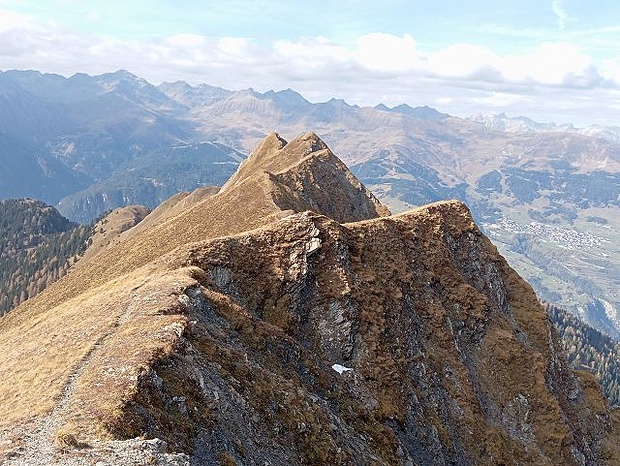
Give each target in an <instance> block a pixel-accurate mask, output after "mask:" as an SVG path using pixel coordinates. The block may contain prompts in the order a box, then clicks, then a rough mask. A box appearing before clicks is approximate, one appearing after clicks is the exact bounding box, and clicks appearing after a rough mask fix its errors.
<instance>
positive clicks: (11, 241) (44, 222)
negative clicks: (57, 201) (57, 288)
mask: <svg viewBox="0 0 620 466" xmlns="http://www.w3.org/2000/svg"><path fill="white" fill-rule="evenodd" d="M91 233H92V232H91V227H90V226H82V225H78V224H76V223H73V222H70V221H69V220H67V219H66V218H64V217H63V216H62V215H60V213H59V212H58V211H57V210H56V209H54V208H53V207H50V206H48V205H46V204H44V203H43V202H41V201H36V200H33V199H9V200H6V201H0V314H4V313H6V312H7V311H9V310H10V309H12V308H13V307H15V306H17V305H18V304H19V303H21V302H23V301H25V300H26V299H28V298H30V297H32V296H34V295H35V294H37V293H38V292H40V291H41V290H43V289H44V288H45V287H46V286H48V285H49V284H51V283H53V282H54V281H56V280H58V278H60V277H62V276H63V275H64V274H65V273H67V270H68V269H69V267H70V266H71V265H72V264H73V263H74V262H75V261H76V260H77V258H78V257H79V256H80V254H82V253H83V251H84V250H85V249H86V247H87V246H88V241H89V238H90V236H91Z"/></svg>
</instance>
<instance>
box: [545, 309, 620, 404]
mask: <svg viewBox="0 0 620 466" xmlns="http://www.w3.org/2000/svg"><path fill="white" fill-rule="evenodd" d="M545 308H546V309H547V313H548V314H549V317H550V318H551V320H552V321H553V323H554V324H555V326H556V328H557V329H558V335H559V336H560V340H561V342H562V346H563V347H564V351H566V354H567V356H568V362H569V364H570V365H571V366H572V367H574V368H575V369H579V370H587V371H589V372H591V373H593V374H595V375H596V377H597V379H598V380H599V381H600V384H601V387H602V388H603V392H604V393H605V396H606V397H607V399H608V400H609V401H610V403H611V404H612V405H614V406H616V407H618V406H620V343H617V342H616V341H614V340H612V339H611V338H609V337H608V336H607V335H605V334H603V333H601V332H599V331H597V330H596V329H594V328H592V327H590V326H588V325H587V324H584V323H583V322H582V321H581V320H579V319H578V318H576V317H574V316H573V315H571V314H570V313H568V312H566V311H565V310H563V309H561V308H559V307H557V306H553V305H550V304H548V303H546V304H545Z"/></svg>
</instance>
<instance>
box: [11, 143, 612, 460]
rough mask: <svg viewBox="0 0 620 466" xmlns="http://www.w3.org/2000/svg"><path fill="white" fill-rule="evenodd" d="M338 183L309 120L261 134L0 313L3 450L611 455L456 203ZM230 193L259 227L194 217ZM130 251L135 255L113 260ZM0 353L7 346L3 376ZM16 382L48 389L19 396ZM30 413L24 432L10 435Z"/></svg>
mask: <svg viewBox="0 0 620 466" xmlns="http://www.w3.org/2000/svg"><path fill="white" fill-rule="evenodd" d="M252 165H254V167H252ZM326 167H327V169H326ZM328 172H336V173H335V174H334V175H333V177H328ZM317 180H318V184H319V185H320V186H321V187H324V188H325V189H327V192H326V193H321V192H319V190H318V189H317V188H316V183H317ZM347 180H348V184H347V183H345V181H347ZM356 183H357V182H356V181H355V180H354V178H353V177H352V175H350V174H349V173H348V172H347V171H346V169H342V170H341V168H340V165H339V162H338V161H337V159H335V157H334V156H333V154H331V152H329V150H328V149H327V148H326V147H325V146H324V144H322V142H320V140H319V139H318V138H316V136H314V135H313V134H311V133H309V134H306V135H304V136H302V137H301V138H298V139H297V140H295V141H292V142H291V143H288V144H286V143H285V142H284V141H282V140H281V139H280V138H279V137H278V136H277V135H272V136H270V137H269V138H267V140H265V141H264V142H263V144H262V145H261V146H260V147H259V149H257V151H255V154H254V155H253V156H252V157H250V158H249V159H248V161H247V162H246V163H245V164H244V165H243V166H242V167H241V168H240V170H239V171H238V173H237V174H236V175H235V176H234V177H233V178H232V179H231V180H230V182H229V183H228V184H227V185H226V186H224V187H223V188H222V190H221V191H220V193H218V194H216V195H214V196H211V197H209V198H207V199H204V200H202V201H201V202H200V203H198V204H195V205H192V206H191V207H188V209H187V210H183V211H181V212H180V213H179V214H178V215H176V216H174V217H169V218H166V220H165V221H164V222H163V223H161V224H159V225H158V226H153V228H152V229H150V230H148V231H144V232H143V233H141V234H139V235H135V236H133V237H131V238H128V239H127V240H126V242H125V243H127V244H125V243H122V244H119V245H117V246H113V247H111V248H110V249H109V250H108V251H105V250H104V251H102V252H101V253H100V254H99V255H98V256H97V262H99V265H100V266H102V267H103V266H105V267H106V270H112V269H113V266H114V261H113V258H114V257H116V260H117V261H118V262H117V264H119V265H118V266H117V267H121V266H122V267H126V268H127V270H123V273H121V272H117V275H114V276H112V277H111V278H110V279H109V280H108V281H104V279H103V278H96V279H95V281H94V282H93V283H90V284H89V285H86V286H85V287H83V289H82V291H77V292H75V293H74V294H73V295H72V296H71V297H70V298H69V299H67V300H65V301H62V300H61V299H60V298H59V297H58V296H51V295H50V299H52V300H53V299H55V300H57V301H62V302H60V304H57V305H54V306H53V307H51V308H49V309H48V310H47V311H46V312H43V311H42V310H41V309H44V307H43V305H42V304H37V303H40V302H41V301H37V302H34V303H32V304H31V305H30V306H29V307H28V306H23V307H22V308H19V309H17V310H16V311H14V312H13V313H12V315H11V316H9V318H7V319H4V320H3V321H0V349H1V350H2V351H0V380H3V381H4V385H3V386H2V387H0V388H2V390H0V405H1V406H2V407H3V409H4V408H5V407H9V405H10V408H11V409H7V410H6V413H7V414H6V416H5V421H4V425H5V426H7V427H8V424H7V423H9V422H10V423H11V426H12V430H11V429H8V430H6V431H5V434H4V435H5V437H4V438H8V435H9V434H11V435H13V436H14V437H15V438H18V439H19V438H20V435H21V436H22V437H23V439H22V440H18V442H20V441H21V442H23V445H24V446H23V450H22V451H21V452H22V453H21V455H20V454H19V452H16V453H13V456H12V457H11V458H12V459H11V460H9V462H8V463H7V464H29V463H28V460H27V458H28V454H30V453H34V452H36V451H37V449H38V448H39V444H41V443H43V444H45V441H46V440H47V437H46V435H48V434H52V430H54V431H55V432H61V433H62V435H63V436H62V437H60V438H74V439H75V441H74V442H73V444H74V446H79V445H85V444H89V445H91V446H92V447H93V448H92V449H89V450H84V449H80V448H79V447H78V448H70V449H69V450H70V451H69V452H68V453H65V454H64V456H63V455H61V454H60V453H58V451H57V450H54V449H50V451H51V452H52V454H56V456H55V458H56V461H57V462H58V463H60V464H62V463H66V464H71V461H75V459H76V458H89V459H93V460H96V459H98V458H103V459H105V458H108V457H106V454H105V450H104V448H103V447H101V448H100V446H101V445H102V444H101V440H97V439H106V438H108V439H109V438H121V439H128V438H133V437H138V436H140V435H143V436H147V437H149V438H159V439H162V440H163V441H165V442H166V445H167V449H168V452H169V453H170V454H176V456H174V461H177V463H175V464H181V463H178V461H185V460H186V461H187V462H192V463H193V464H207V465H210V464H240V465H241V464H243V465H264V464H266V463H267V464H271V465H294V464H317V465H318V464H330V465H334V464H356V465H377V464H385V465H396V464H400V465H415V464H431V465H435V464H436V465H444V464H457V465H474V464H489V465H496V464H532V465H534V464H535V465H541V464H542V465H545V464H547V465H555V464H575V465H595V464H596V465H599V464H610V465H611V464H617V462H618V459H619V458H620V452H619V451H618V445H619V443H618V440H619V438H618V432H617V429H618V423H617V420H616V419H614V416H615V415H614V413H613V412H611V411H610V410H609V408H608V407H607V405H606V403H605V402H604V398H603V396H602V394H601V392H600V390H599V388H598V387H597V385H596V382H595V381H594V380H593V379H592V378H591V377H590V376H588V375H587V374H579V375H577V374H575V373H574V372H572V371H571V370H569V368H568V366H567V364H566V361H565V358H564V356H563V355H562V353H561V350H560V347H559V345H558V342H557V337H556V335H555V332H554V330H553V327H552V325H551V323H550V322H549V321H548V319H547V317H546V314H545V312H544V310H543V309H542V307H541V306H540V305H539V303H538V301H537V299H536V296H535V294H534V293H533V291H532V289H531V288H530V287H529V286H528V285H527V284H526V283H525V282H524V281H523V280H521V279H520V278H519V276H518V275H517V274H516V273H515V272H514V271H513V270H512V269H510V268H509V267H508V265H507V264H506V262H505V261H504V259H503V258H502V257H501V256H500V255H499V254H498V253H497V250H496V249H495V247H494V246H493V245H492V244H491V243H490V242H489V240H488V239H486V238H485V237H484V236H483V235H482V234H481V232H480V231H479V230H478V228H477V227H476V225H475V224H474V222H473V220H472V218H471V215H470V213H469V211H468V209H467V208H466V207H465V206H464V205H463V204H461V203H459V202H456V201H449V202H443V203H438V204H432V205H429V206H426V207H423V208H420V209H417V210H413V211H410V212H407V213H404V214H401V215H398V216H390V217H379V215H381V214H384V213H386V212H385V209H384V208H383V207H382V206H381V205H380V204H378V203H377V202H376V201H375V200H374V198H373V197H372V196H371V195H369V194H368V193H367V191H366V190H365V188H363V186H361V185H359V183H357V184H356ZM334 194H337V195H338V196H340V195H343V196H344V195H346V196H348V197H339V198H337V200H334V197H333V195H334ZM241 196H245V197H241ZM240 198H241V199H246V200H248V201H249V200H252V205H262V206H264V207H265V212H267V217H265V218H264V219H263V220H262V221H263V223H262V224H258V228H254V229H253V230H251V231H248V230H249V228H250V227H255V226H256V225H257V223H255V222H259V220H258V219H252V218H251V212H252V211H251V210H248V209H247V208H246V206H244V205H240V204H238V203H237V204H235V203H229V204H228V209H229V210H233V209H234V208H235V207H237V206H238V207H239V210H240V211H241V212H243V213H247V214H248V217H247V218H242V219H239V220H238V223H237V224H236V226H237V229H236V230H235V233H236V234H234V235H223V234H222V233H223V230H217V228H224V227H223V226H222V225H224V226H225V225H228V224H227V223H226V221H224V220H221V219H217V222H219V223H217V225H219V227H210V226H209V225H210V224H209V222H210V221H211V220H212V219H213V217H209V215H208V213H209V210H208V209H207V206H210V207H211V209H212V210H211V212H223V209H224V206H225V205H226V204H225V201H227V202H230V201H231V200H234V199H237V200H239V199H240ZM343 199H349V200H352V203H353V204H354V205H353V206H351V205H349V206H348V207H347V206H344V205H343V206H337V205H335V204H337V203H338V202H339V201H341V200H343ZM327 201H331V202H329V203H328V204H326V202H327ZM218 203H220V204H219V206H218ZM313 204H314V205H316V210H318V211H320V212H321V213H326V212H329V213H331V214H332V215H334V216H335V217H338V220H339V222H344V221H348V220H356V221H355V222H353V223H346V224H343V223H339V222H337V221H335V220H333V219H331V218H328V217H327V216H325V215H320V214H318V213H316V212H311V211H307V209H311V208H312V205H313ZM343 204H344V202H343ZM269 206H271V207H269ZM306 206H307V207H306ZM298 209H299V210H304V211H301V212H297V213H292V214H290V215H286V214H287V211H296V210H298ZM199 212H200V213H203V214H204V217H202V218H201V219H200V221H197V223H191V224H190V223H189V222H188V219H190V218H192V219H195V218H196V217H197V214H198V213H199ZM233 214H234V213H233ZM236 214H237V215H238V214H239V212H236ZM372 217H376V218H372ZM147 219H148V217H147ZM145 221H146V220H145ZM200 222H202V225H203V226H204V227H203V232H205V231H206V232H209V233H208V234H205V235H204V236H205V237H206V238H205V239H204V240H203V241H197V240H196V237H194V236H193V235H194V234H195V233H194V231H196V230H197V228H198V226H199V225H200V224H201V223H200ZM243 222H246V223H245V224H244V223H243ZM244 225H245V226H244ZM183 227H185V231H186V232H187V237H186V238H185V240H183V238H182V237H177V239H176V243H175V244H176V245H177V247H176V249H172V248H171V247H170V245H167V244H166V242H165V241H166V240H167V241H173V238H175V236H174V234H173V232H175V231H182V228H183ZM210 228H211V229H210ZM243 228H245V230H246V231H244V230H243ZM215 231H219V232H220V234H219V235H216V234H213V232H215ZM148 235H151V236H148ZM196 235H197V234H196ZM140 245H149V246H150V247H149V249H148V251H147V252H144V251H143V252H141V254H142V255H141V256H140V257H141V258H142V259H143V261H142V262H141V264H140V265H139V266H134V267H133V268H129V265H127V262H122V261H121V259H119V258H118V257H117V256H118V255H119V254H120V253H121V252H123V253H124V254H127V253H129V252H131V251H138V250H140V251H142V250H141V249H137V248H139V246H140ZM123 248H124V249H123ZM158 248H159V249H158ZM158 253H159V254H158ZM134 260H136V259H134ZM106 261H107V262H106ZM95 262H96V261H92V263H91V264H89V263H87V264H84V265H83V266H82V267H81V268H80V269H79V270H78V271H77V272H74V273H73V274H70V275H69V276H67V278H66V280H65V282H66V287H65V292H66V290H68V289H71V290H78V288H77V284H76V283H71V282H70V281H71V280H77V279H78V278H83V277H85V276H86V275H84V274H85V273H86V271H88V270H93V271H94V267H95V265H94V263H95ZM78 273H79V274H80V275H78ZM72 276H73V278H72ZM76 277H77V278H76ZM55 290H57V293H59V295H60V294H61V291H58V290H59V287H56V288H55ZM52 291H53V290H52ZM52 291H48V292H46V293H48V295H49V293H51V292H52ZM37 306H40V308H38V307H37ZM33 319H36V321H37V322H38V324H37V325H32V322H33ZM67 322H70V323H71V325H64V326H62V323H67ZM26 329H28V333H27V334H28V340H29V341H28V342H26V343H23V344H22V345H21V347H19V345H17V343H16V342H17V341H18V340H19V338H20V336H23V335H25V334H26ZM31 340H32V341H35V342H37V343H38V345H37V346H36V348H34V347H33V345H32V344H31V343H32V341H31ZM68 340H71V341H74V342H75V344H74V345H73V346H72V347H70V348H65V350H64V351H63V352H61V353H60V354H57V353H56V352H58V351H59V348H60V347H61V345H63V344H65V345H66V343H65V342H66V341H68ZM5 345H9V346H7V347H6V348H5ZM14 347H17V348H18V349H13V348H14ZM9 348H11V349H10V350H9ZM5 350H6V351H5ZM46 352H47V353H46ZM50 354H54V355H55V359H54V364H53V365H48V366H45V367H46V370H45V371H40V368H41V367H43V366H44V365H45V362H46V361H47V360H48V359H47V358H48V357H49V355H50ZM16 361H28V362H27V363H23V364H22V367H20V369H21V370H20V372H19V376H18V375H17V364H18V363H17V362H16ZM23 380H38V381H40V382H42V384H43V386H45V387H48V386H49V387H51V388H50V389H49V390H43V389H42V388H37V389H36V390H33V391H32V392H23V391H20V390H19V384H20V383H22V381H23ZM7 382H9V383H7ZM10 382H12V383H10ZM37 387H40V386H39V385H37ZM15 400H17V401H15ZM35 400H38V404H37V405H36V409H32V410H30V411H29V412H25V410H24V409H21V408H20V406H21V407H22V408H23V406H24V405H27V404H31V405H32V404H33V403H35ZM32 416H38V417H37V418H35V419H34V420H32V423H33V424H31V425H34V426H35V427H36V426H39V429H38V430H36V429H35V430H34V431H33V432H34V433H30V434H26V435H25V436H24V435H23V434H21V432H22V431H20V430H19V429H20V428H21V427H20V426H22V425H23V424H22V423H23V422H24V421H26V420H29V419H30V418H31V417H32ZM0 422H3V421H0ZM16 426H17V427H16ZM51 426H53V429H52V428H51ZM46 429H47V430H46ZM25 432H28V430H26V431H25ZM56 435H57V438H58V434H56ZM0 440H2V439H1V438H0ZM0 445H2V443H0ZM48 448H49V447H48ZM0 451H1V450H0ZM149 454H151V453H149ZM183 454H186V455H188V456H183ZM97 455H99V456H97ZM152 455H153V458H154V461H159V460H161V461H162V462H164V461H171V460H170V458H165V457H164V456H163V453H162V454H161V455H159V456H158V454H154V453H153V454H152ZM108 459H109V458H108ZM143 460H145V459H144V458H140V461H143ZM20 461H21V462H20ZM31 464H36V463H31ZM135 464H139V463H138V460H136V462H135Z"/></svg>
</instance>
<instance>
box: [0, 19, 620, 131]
mask: <svg viewBox="0 0 620 466" xmlns="http://www.w3.org/2000/svg"><path fill="white" fill-rule="evenodd" d="M0 13H2V12H0ZM0 18H1V19H0V63H2V69H11V68H16V69H38V70H41V71H44V72H55V73H60V74H64V75H71V74H73V73H74V72H78V71H80V72H87V73H90V74H98V73H103V72H109V71H114V70H116V69H120V68H124V69H128V70H129V71H132V72H134V73H136V74H138V75H140V76H142V77H144V78H145V79H147V80H149V81H150V82H153V83H154V84H157V83H159V82H161V81H174V80H178V79H184V80H187V81H189V82H192V83H200V82H205V83H207V84H212V85H218V86H222V87H225V88H228V89H242V88H247V87H254V88H255V89H258V90H262V91H266V90H268V89H272V88H273V89H284V88H287V87H290V88H293V89H295V90H298V91H300V92H302V93H303V94H304V95H305V96H306V97H307V98H309V99H311V100H313V99H314V100H327V99H329V98H330V97H342V98H345V99H346V100H347V101H348V102H350V103H357V104H360V105H365V104H367V105H376V104H377V103H379V102H381V101H382V102H383V103H385V104H388V105H398V104H400V103H403V102H405V103H408V104H410V105H423V104H425V105H435V106H439V107H440V110H443V111H447V112H450V113H454V114H465V115H467V114H472V113H476V112H479V111H485V108H486V109H489V110H493V111H495V110H497V111H499V110H501V111H507V112H508V113H511V114H513V115H514V114H519V112H524V113H525V114H526V115H528V116H535V115H536V113H535V112H541V111H543V110H542V109H545V108H547V109H550V108H553V109H556V108H557V109H562V111H565V112H572V113H570V114H571V115H575V117H576V118H581V117H583V116H584V114H585V112H583V110H580V109H583V108H584V105H587V106H588V107H589V108H599V109H600V111H601V112H603V111H605V109H606V108H607V109H611V108H612V107H611V106H610V105H609V104H608V102H609V101H610V100H616V99H618V92H617V91H615V90H613V89H610V81H611V84H613V83H618V82H620V61H619V60H618V59H616V58H615V57H613V58H608V59H607V60H605V61H596V60H595V59H594V58H593V57H592V56H590V55H589V54H588V53H587V50H588V49H583V48H581V47H579V46H577V45H575V44H574V43H568V42H546V43H540V44H539V45H537V46H535V47H533V48H531V49H530V50H529V51H526V52H523V53H521V54H500V53H498V52H497V51H494V50H491V49H490V48H487V47H483V46H481V45H478V44H470V43H456V44H452V45H450V46H448V47H443V48H439V49H434V50H432V49H429V48H428V46H427V47H424V46H423V44H420V43H418V42H416V40H415V39H414V37H413V36H411V35H408V34H404V35H400V36H399V35H393V34H387V33H378V32H377V33H371V34H365V35H362V36H360V37H358V38H357V40H355V41H352V42H350V43H339V42H335V41H334V40H332V39H331V38H327V37H323V36H317V37H301V38H297V39H295V40H276V41H273V42H268V41H265V40H264V41H256V40H252V39H249V38H241V37H215V38H214V37H208V36H205V35H199V34H189V33H182V34H175V35H170V36H162V37H151V38H149V39H148V40H142V39H130V40H121V39H119V38H114V37H111V36H100V35H93V34H86V33H79V34H78V33H76V32H74V31H70V30H67V29H64V28H61V27H59V26H57V25H53V24H49V23H46V24H43V23H34V22H32V21H31V20H30V19H29V18H27V17H25V16H23V15H18V14H15V15H14V16H12V17H11V16H5V15H2V14H0ZM6 18H10V19H11V18H12V19H11V20H7V19H6ZM573 38H574V37H573ZM605 80H607V82H605ZM576 92H580V94H579V95H580V96H582V97H583V98H582V99H581V100H579V99H575V98H574V96H575V93H576ZM562 99H566V100H567V101H570V105H568V106H567V105H566V104H564V105H563V104H562V102H563V100H562ZM594 99H600V100H597V102H599V103H597V104H593V103H592V102H594ZM541 102H545V105H541ZM606 102H607V103H606ZM545 111H549V110H545ZM610 111H611V110H610ZM567 115H568V113H567ZM550 118H551V117H549V118H544V119H547V120H548V119H550ZM568 118H570V117H569V116H567V119H568ZM592 118H594V116H592ZM572 119H575V118H572ZM614 124H617V122H615V123H614Z"/></svg>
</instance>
